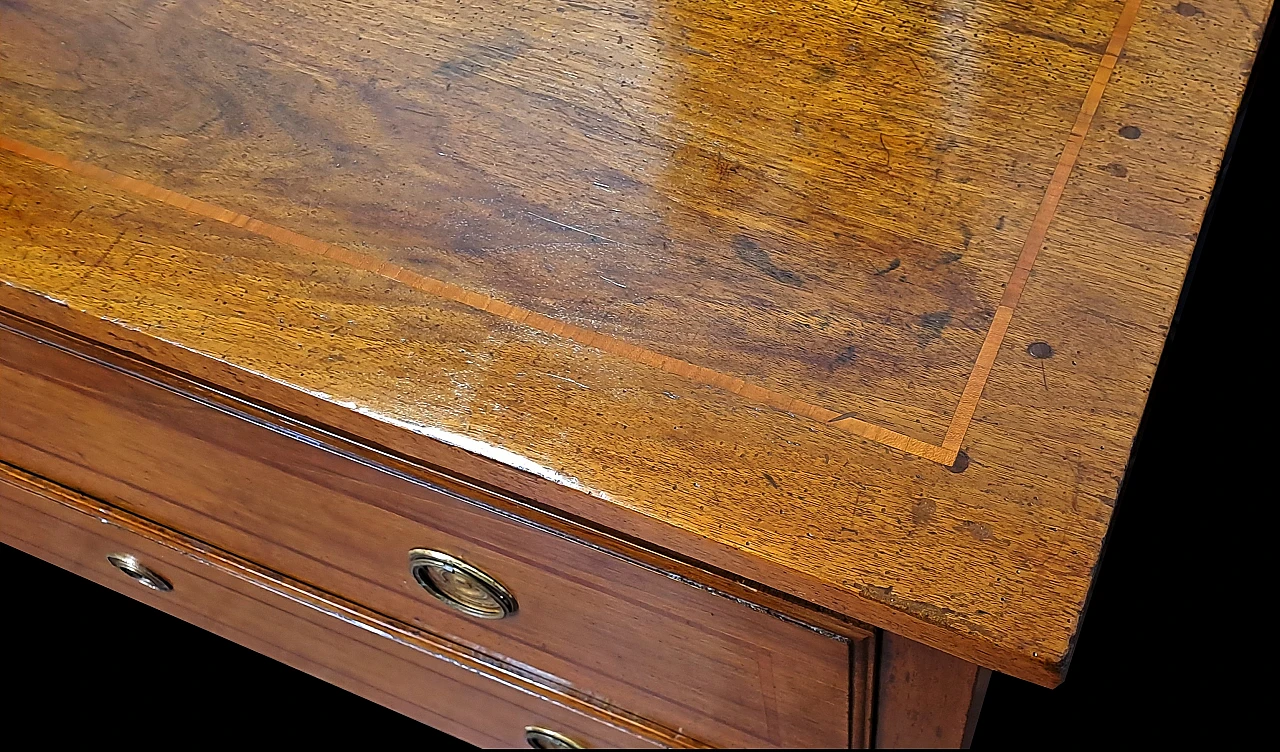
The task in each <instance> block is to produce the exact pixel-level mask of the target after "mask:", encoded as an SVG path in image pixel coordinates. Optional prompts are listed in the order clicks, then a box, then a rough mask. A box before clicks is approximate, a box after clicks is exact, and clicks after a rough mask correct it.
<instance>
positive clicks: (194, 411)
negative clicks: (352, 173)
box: [0, 325, 870, 747]
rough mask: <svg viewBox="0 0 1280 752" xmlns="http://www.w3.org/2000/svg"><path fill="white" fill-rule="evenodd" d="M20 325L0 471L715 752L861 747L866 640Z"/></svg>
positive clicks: (1, 338)
mask: <svg viewBox="0 0 1280 752" xmlns="http://www.w3.org/2000/svg"><path fill="white" fill-rule="evenodd" d="M23 326H25V327H26V329H25V330H24V331H23V332H20V331H19V330H18V329H16V328H15V329H10V328H0V399H2V400H3V402H2V403H0V410H2V411H3V419H2V420H0V459H3V460H6V461H8V462H11V463H13V464H15V465H18V466H21V467H24V468H27V469H29V470H31V471H32V472H34V473H37V474H39V475H42V476H44V477H47V478H51V479H53V480H55V481H57V482H59V483H63V484H66V485H68V486H72V487H74V488H76V489H79V490H81V491H83V492H84V493H86V494H89V495H91V496H94V497H98V498H101V499H104V500H105V501H107V502H108V503H111V504H113V505H116V506H119V507H122V508H124V509H126V510H128V511H131V512H134V513H136V514H138V515H140V516H141V517H144V518H146V519H148V520H152V521H154V522H156V523H158V524H160V525H163V526H165V527H168V528H172V529H174V530H179V531H182V532H183V533H184V534H188V535H190V536H192V537H193V538H196V539H198V540H200V541H203V542H204V543H207V544H209V545H212V546H215V547H217V548H220V549H223V550H226V551H230V552H233V553H234V554H236V555H237V556H241V557H244V558H245V559H247V560H249V561H252V562H254V563H256V564H258V565H261V566H264V567H266V568H268V569H271V570H274V571H278V572H281V573H283V574H285V575H287V576H289V577H293V578H296V579H297V580H299V581H302V582H305V583H308V584H309V585H312V586H315V587H317V588H319V589H321V590H323V591H325V592H328V593H332V594H334V595H335V596H337V597H340V598H343V599H346V600H349V601H351V602H354V603H358V604H361V605H362V606H364V607H367V608H369V609H371V610H372V611H374V612H377V613H381V614H385V615H387V616H389V617H392V618H394V619H397V620H400V621H403V622H404V623H407V624H412V625H415V626H417V627H420V628H423V629H426V630H429V631H430V632H432V633H435V634H438V635H441V636H443V637H445V638H447V639H449V640H451V641H455V642H458V643H461V644H464V645H467V646H469V647H470V648H472V649H475V650H477V651H482V652H484V653H485V654H487V655H490V656H493V657H496V658H499V659H502V660H505V661H508V662H509V663H510V664H512V665H517V666H523V667H526V668H528V669H530V670H534V671H537V672H539V673H540V674H542V675H545V676H548V677H549V678H550V680H553V681H555V682H560V683H562V684H564V685H565V686H568V687H573V688H575V689H576V690H577V691H582V692H585V693H587V694H589V695H590V696H592V697H595V698H597V699H598V700H599V701H601V702H603V703H606V704H609V705H611V706H616V707H624V708H626V709H627V710H628V711H631V712H634V713H636V714H638V715H639V716H642V717H645V718H647V719H649V720H651V721H653V722H654V723H656V724H659V725H661V726H664V727H666V728H671V729H681V730H682V731H684V732H685V733H688V734H690V735H691V736H693V737H695V738H698V739H701V740H703V741H706V742H708V743H711V744H714V745H717V746H719V745H724V746H812V747H845V746H849V745H850V743H851V741H852V742H853V743H854V744H857V745H860V744H861V743H862V742H863V740H864V733H865V732H864V729H865V723H864V722H863V720H864V719H865V710H864V709H865V705H866V697H867V691H866V690H867V688H866V684H865V681H864V679H863V677H865V676H866V675H867V668H868V666H867V662H868V660H869V659H868V657H867V653H868V651H869V643H870V641H869V640H866V639H857V638H856V636H855V637H853V638H851V637H848V636H837V635H834V634H832V633H830V632H824V631H822V630H818V629H813V628H809V627H807V626H804V625H801V624H799V623H796V622H794V621H789V620H784V619H782V618H778V617H777V616H775V615H773V614H770V613H765V612H763V611H762V610H761V609H757V608H754V607H752V606H749V605H747V604H744V603H742V602H740V601H738V600H735V599H731V598H727V597H723V596H721V595H718V594H716V593H714V592H711V591H709V590H707V589H705V588H700V587H696V586H693V585H691V584H689V583H688V582H684V581H681V580H680V579H677V578H675V577H672V576H668V575H667V574H664V573H663V572H660V571H655V570H654V569H653V568H651V567H648V566H644V565H641V564H639V563H637V562H636V561H634V560H633V559H629V558H624V557H621V556H617V555H613V554H612V553H610V552H608V551H606V550H603V549H601V548H600V547H598V546H593V545H585V544H583V543H581V542H579V541H576V540H573V539H570V538H569V537H568V536H566V535H565V534H563V532H560V531H553V530H550V529H548V528H546V527H542V526H539V525H534V524H531V523H528V522H525V521H523V520H522V519H520V518H518V517H516V516H514V515H512V514H511V513H510V510H504V509H500V508H497V507H495V506H493V505H490V504H488V503H487V502H486V499H487V498H488V497H486V496H485V493H482V492H480V491H479V490H475V493H474V494H471V493H466V494H464V493H460V492H458V491H457V489H456V487H455V488H449V487H446V486H443V485H441V484H439V483H436V482H434V481H433V476H432V475H431V473H430V472H429V471H427V470H426V469H422V468H418V469H414V468H409V469H406V466H405V464H404V463H403V462H401V461H399V460H396V461H394V462H393V461H391V458H385V459H386V461H383V459H384V458H380V457H379V456H378V455H376V453H371V452H370V451H363V452H361V451H357V449H360V448H359V447H358V446H357V445H353V444H351V443H349V442H346V441H345V440H343V439H339V438H338V437H336V436H332V435H324V434H318V433H316V432H314V431H312V432H304V431H302V430H301V428H300V427H299V425H300V424H296V423H292V422H291V421H289V420H288V419H286V418H282V417H272V416H269V415H268V416H266V417H264V414H263V413H262V412H261V411H257V412H255V411H253V410H250V409H249V406H244V409H240V408H238V407H237V406H236V404H237V403H235V402H234V401H233V400H230V399H229V398H228V399H221V400H218V401H213V400H211V399H209V398H208V394H207V393H202V392H200V391H199V389H197V388H196V386H195V385H184V384H185V382H183V383H180V384H178V385H176V386H175V382H174V379H172V378H166V380H164V381H163V382H162V381H161V380H157V378H156V377H155V374H156V372H154V371H150V370H147V368H146V367H144V366H143V365H142V364H136V363H132V362H124V363H122V362H121V361H120V360H119V359H118V358H116V359H114V360H111V359H109V360H111V364H110V365H108V364H107V363H106V362H105V361H104V360H95V359H93V358H92V357H90V355H91V350H90V348H91V345H89V344H87V343H80V342H78V341H75V340H71V339H69V338H63V337H61V336H60V335H54V334H52V333H49V332H45V331H44V330H41V329H33V328H32V327H30V326H29V325H23ZM295 429H296V430H295ZM419 471H420V472H419ZM415 549H430V550H434V551H440V552H443V553H446V554H449V555H451V556H453V557H456V558H458V559H461V560H463V561H465V562H467V563H468V564H470V565H473V566H475V567H477V568H479V569H480V570H482V571H483V572H485V573H487V574H488V575H490V576H491V577H492V578H494V579H495V580H496V581H498V582H500V583H501V584H502V585H504V586H505V587H506V588H508V589H509V590H510V591H511V593H512V594H513V596H514V598H515V600H516V602H517V603H518V609H517V610H516V612H515V613H514V614H513V615H511V616H509V617H507V618H503V619H499V620H486V619H477V618H474V617H472V616H468V615H465V614H462V613H459V612H458V611H456V610H454V609H452V608H449V607H448V606H446V605H444V604H442V603H441V602H440V601H438V600H437V599H435V598H433V597H431V596H430V595H429V594H428V593H427V592H426V591H425V590H424V589H423V587H422V586H420V585H419V584H418V583H417V582H416V581H415V580H414V578H413V577H412V576H411V575H410V570H409V552H410V551H411V550H415Z"/></svg>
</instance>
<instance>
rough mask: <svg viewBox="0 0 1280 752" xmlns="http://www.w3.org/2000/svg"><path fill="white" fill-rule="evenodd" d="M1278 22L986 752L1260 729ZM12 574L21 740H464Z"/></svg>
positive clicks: (0, 665)
mask: <svg viewBox="0 0 1280 752" xmlns="http://www.w3.org/2000/svg"><path fill="white" fill-rule="evenodd" d="M1275 25H1276V23H1275V19H1274V18H1273V19H1272V22H1271V24H1270V27H1271V29H1272V31H1269V32H1268V34H1267V41H1266V42H1264V50H1263V52H1262V53H1261V55H1260V57H1259V60H1258V62H1257V64H1256V65H1255V68H1254V75H1253V79H1252V81H1251V83H1250V86H1249V91H1248V93H1247V94H1246V100H1245V107H1244V108H1243V109H1242V115H1241V119H1240V121H1239V123H1238V126H1237V131H1236V135H1235V137H1234V142H1233V146H1232V148H1231V149H1230V150H1229V152H1228V159H1227V161H1226V163H1225V165H1224V168H1223V170H1224V171H1223V176H1222V179H1221V180H1220V181H1219V185H1218V188H1217V190H1216V191H1215V194H1214V197H1213V199H1212V201H1211V203H1210V208H1209V214H1208V217H1207V221H1206V223H1205V226H1204V228H1203V230H1202V233H1201V237H1200V242H1199V245H1198V248H1197V252H1196V256H1195V259H1194V261H1193V264H1192V275H1191V277H1190V281H1189V283H1188V285H1187V287H1186V289H1185V290H1184V291H1183V297H1182V301H1181V304H1180V307H1179V311H1178V315H1177V317H1176V318H1175V324H1174V327H1173V330H1172V333H1171V336H1170V340H1169V344H1168V346H1167V348H1166V350H1165V353H1164V355H1163V357H1162V359H1161V364H1160V370H1159V372H1158V374H1157V376H1156V380H1155V384H1154V385H1153V388H1152V392H1151V397H1150V401H1149V403H1148V410H1147V413H1146V416H1145V418H1144V420H1143V424H1142V429H1141V431H1140V434H1139V442H1138V445H1137V449H1136V451H1135V454H1134V457H1133V460H1132V463H1131V469H1130V472H1129V475H1128V476H1127V478H1126V480H1125V484H1124V487H1123V489H1122V492H1121V495H1120V500H1119V503H1118V504H1117V507H1116V513H1115V517H1114V520H1113V523H1112V529H1111V533H1110V536H1109V539H1108V542H1107V550H1106V554H1105V556H1104V559H1103V563H1102V565H1101V568H1100V570H1099V575H1098V578H1097V583H1096V585H1095V588H1094V593H1093V596H1092V599H1091V602H1090V605H1089V611H1088V614H1087V618H1086V619H1085V620H1084V623H1083V628H1082V630H1081V635H1080V640H1079V643H1078V645H1077V649H1076V652H1075V657H1074V659H1073V662H1072V666H1071V671H1070V674H1069V676H1068V679H1067V681H1066V683H1064V684H1063V685H1062V686H1061V687H1059V688H1058V689H1056V690H1052V691H1050V690H1045V689H1042V688H1039V687H1035V686H1032V685H1030V684H1027V683H1025V682H1022V681H1019V680H1016V679H1011V678H1008V677H1005V676H999V675H997V676H995V677H993V678H992V682H991V687H990V690H989V692H988V694H987V702H986V705H985V708H984V711H983V715H982V720H981V722H980V723H979V725H978V729H977V734H976V736H975V739H974V746H975V747H977V748H983V747H986V748H991V747H1010V746H1027V745H1031V746H1032V747H1036V748H1043V747H1056V746H1070V747H1084V746H1093V745H1096V744H1098V743H1101V742H1109V743H1120V744H1131V743H1140V742H1146V743H1190V742H1196V741H1201V742H1208V741H1216V742H1222V741H1225V740H1226V739H1227V738H1229V737H1230V735H1231V733H1232V732H1233V731H1236V732H1241V731H1242V729H1243V728H1245V727H1247V726H1248V725H1249V722H1250V721H1251V720H1256V719H1250V718H1241V717H1240V716H1239V715H1238V714H1237V711H1236V710H1235V709H1233V708H1230V707H1226V708H1224V707H1223V706H1222V704H1221V700H1222V699H1223V698H1225V697H1227V696H1229V695H1230V694H1231V693H1232V689H1231V687H1232V685H1231V682H1232V681H1233V680H1234V675H1231V676H1229V675H1228V672H1229V670H1230V669H1232V668H1236V667H1238V664H1240V663H1241V661H1243V660H1245V659H1244V658H1243V657H1242V656H1243V655H1244V654H1245V653H1246V651H1247V648H1248V644H1247V643H1244V642H1242V640H1244V639H1245V638H1244V637H1243V636H1242V635H1241V634H1240V633H1238V632H1237V631H1235V630H1234V629H1233V628H1231V627H1230V626H1227V620H1225V619H1224V618H1223V615H1224V614H1225V613H1227V612H1228V611H1231V610H1233V609H1234V610H1235V612H1237V613H1239V612H1244V613H1246V614H1247V613H1249V612H1250V611H1251V610H1252V608H1253V606H1252V604H1251V603H1250V602H1248V601H1246V600H1243V599H1233V598H1231V597H1230V596H1229V595H1228V594H1227V592H1226V590H1225V589H1224V583H1225V582H1229V581H1234V580H1235V579H1237V577H1238V575H1239V571H1238V570H1239V569H1245V568H1248V566H1250V565H1245V564H1244V563H1243V559H1242V557H1241V556H1240V555H1239V552H1237V551H1232V550H1231V544H1232V543H1233V542H1234V541H1236V540H1237V535H1236V532H1237V531H1235V530H1232V528H1233V527H1234V528H1248V527H1250V526H1252V525H1255V524H1259V525H1260V524H1261V523H1260V522H1256V523H1255V518H1254V517H1253V515H1252V511H1251V510H1252V509H1253V508H1254V507H1256V506H1271V504H1270V502H1272V501H1274V500H1275V493H1274V491H1272V490H1271V486H1270V483H1269V482H1265V481H1264V482H1255V484H1254V485H1253V486H1252V487H1251V485H1250V483H1251V482H1252V481H1251V477H1250V476H1251V475H1252V474H1253V471H1254V470H1256V469H1257V468H1259V467H1266V465H1257V464H1254V462H1253V461H1247V460H1249V458H1248V457H1247V452H1246V451H1245V450H1244V449H1242V448H1240V445H1239V444H1238V442H1233V441H1232V440H1230V438H1229V437H1231V436H1232V435H1234V434H1235V433H1236V432H1240V431H1246V430H1249V429H1251V428H1252V429H1258V430H1261V431H1267V432H1268V433H1274V431H1273V430H1270V429H1269V428H1268V426H1269V425H1270V423H1271V420H1272V416H1271V412H1272V411H1271V409H1270V397H1268V396H1267V395H1266V394H1265V393H1264V392H1262V391H1261V390H1260V389H1257V388H1255V387H1253V386H1251V385H1250V384H1249V382H1250V378H1251V377H1252V378H1255V379H1256V377H1257V373H1256V372H1257V371H1258V369H1259V368H1260V366H1259V365H1258V364H1259V362H1261V361H1263V360H1266V359H1267V357H1268V354H1269V352H1270V350H1273V349H1275V335H1274V333H1273V329H1274V324H1273V319H1274V316H1272V315H1270V314H1267V315H1259V314H1257V313H1255V312H1250V311H1248V310H1246V306H1247V305H1248V304H1249V303H1255V304H1256V303H1258V302H1262V303H1263V306H1264V307H1271V308H1273V307H1274V303H1270V302H1268V301H1265V300H1264V301H1258V300H1256V299H1253V298H1254V295H1256V293H1253V292H1250V293H1248V294H1246V292H1245V290H1244V288H1245V287H1247V284H1245V283H1247V282H1249V281H1250V279H1249V278H1250V277H1261V276H1262V275H1263V274H1269V273H1270V270H1269V269H1267V270H1264V269H1263V263H1264V262H1265V261H1269V260H1270V257H1271V256H1274V255H1275V252H1276V250H1277V249H1278V248H1280V244H1278V243H1277V241H1276V240H1275V221H1276V215H1277V213H1278V212H1280V191H1278V190H1277V188H1276V181H1275V176H1276V160H1275V159H1274V154H1273V149H1272V146H1271V143H1270V142H1273V141H1275V140H1276V138H1277V137H1280V124H1278V122H1277V118H1276V116H1275V114H1274V111H1275V110H1276V109H1280V108H1277V107H1276V103H1277V101H1280V100H1277V88H1276V79H1277V74H1276V67H1277V61H1276V54H1275V49H1274V48H1275V46H1276V45H1275V43H1274V42H1272V41H1271V40H1272V39H1273V38H1274V36H1275V34H1274V27H1275ZM1252 281H1254V282H1257V281H1258V280H1257V279H1254V280H1252ZM1272 295H1274V293H1273V294H1272ZM1259 457H1261V455H1259ZM1272 464H1274V463H1272ZM1241 468H1245V469H1246V471H1245V472H1244V473H1241V472H1240V470H1241ZM1265 474H1270V471H1267V472H1266V473H1264V475H1265ZM1240 475H1243V476H1244V477H1243V478H1240V477H1238V476H1240ZM1227 478H1236V480H1237V481H1241V480H1243V484H1242V485H1239V486H1238V487H1237V486H1233V485H1232V484H1231V483H1230V482H1229V481H1228V480H1227ZM1224 521H1225V524H1224ZM1224 543H1225V544H1227V547H1226V550H1222V548H1223V544H1224ZM1238 545H1239V546H1240V547H1245V546H1246V544H1244V543H1243V542H1240V543H1239V544H1238ZM1215 546H1216V547H1217V548H1216V549H1215ZM0 576H2V579H0V586H2V588H3V590H2V592H0V604H3V605H0V680H3V685H2V686H4V688H5V690H6V691H5V692H4V694H3V696H0V722H3V723H4V729H5V731H4V733H5V739H6V740H9V739H10V738H11V735H13V734H16V733H18V732H19V731H24V732H25V731H32V732H35V733H37V734H39V735H40V736H41V737H43V738H45V739H46V740H53V739H55V738H62V737H64V736H66V735H68V734H81V733H89V734H91V735H92V736H93V737H94V739H95V740H97V741H99V742H103V743H108V742H112V741H117V742H118V741H124V740H126V739H134V740H137V739H140V738H144V737H146V736H150V735H151V734H155V735H157V737H158V736H161V735H169V734H174V735H176V737H171V738H170V739H169V741H171V742H173V743H179V744H185V743H194V742H199V741H206V742H207V741H215V740H218V739H224V740H241V741H247V740H250V739H253V740H260V739H263V738H272V737H275V738H278V739H282V740H285V741H287V742H289V743H326V742H328V743H333V742H336V741H338V740H340V739H346V738H350V737H359V738H360V739H361V741H362V743H372V744H378V743H397V744H403V743H411V744H415V745H421V744H426V745H429V746H432V747H436V746H439V745H441V744H449V743H455V742H451V740H449V739H448V738H447V737H444V736H443V735H440V734H438V733H437V732H434V731H433V730H431V729H429V728H426V727H424V726H421V725H419V724H417V723H415V722H413V721H410V720H409V719H407V718H404V717H403V716H400V715H398V714H396V713H394V712H392V711H389V710H386V709H383V708H381V707H379V706H377V705H375V704H373V703H370V702H367V701H365V700H362V699H360V698H358V697H355V696H353V695H350V694H347V693H346V692H344V691H342V690H340V689H337V688H335V687H332V686H330V685H328V684H325V683H324V682H322V681H319V680H317V679H313V678H311V677H309V676H307V675H305V674H303V673H301V672H298V671H295V670H293V669H290V668H288V667H286V666H283V665H281V664H278V663H275V662H274V661H271V660H269V659H267V658H264V657H262V656H259V655H257V654H255V653H253V652H251V651H249V650H246V649H244V648H241V647H239V646H237V645H234V644H232V643H230V642H227V641H225V640H223V639H221V638H219V637H215V636H213V635H211V634H208V633H206V632H203V631H201V630H199V629H197V628H195V627H191V626H189V625H187V624H184V623H183V622H181V621H178V620H177V619H174V618H171V617H169V616H167V615H165V614H162V613H160V612H157V611H153V610H151V609H149V608H147V607H145V606H142V605H139V604H138V603H136V602H134V601H132V600H130V599H128V598H126V597H124V596H122V595H119V594H116V593H114V592H111V591H108V590H106V589H104V588H101V587H99V586H97V585H94V584H92V583H90V582H88V581H86V580H81V579H79V578H78V577H75V576H73V575H70V574H68V573H66V572H63V571H62V570H60V569H58V568H56V567H54V566H52V565H49V564H46V563H44V562H41V561H39V560H36V559H34V558H32V557H29V556H26V555H25V554H22V553H20V552H18V551H15V550H13V549H10V548H8V547H5V546H3V545H0ZM1263 602H1264V603H1265V599H1264V600H1263ZM152 738H156V737H152Z"/></svg>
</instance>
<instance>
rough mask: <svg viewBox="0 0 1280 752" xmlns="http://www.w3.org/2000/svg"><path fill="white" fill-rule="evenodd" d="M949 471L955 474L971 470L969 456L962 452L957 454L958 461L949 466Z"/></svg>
mask: <svg viewBox="0 0 1280 752" xmlns="http://www.w3.org/2000/svg"><path fill="white" fill-rule="evenodd" d="M947 469H948V470H950V471H951V472H953V473H963V472H964V471H965V470H968V469H969V455H968V454H966V453H965V452H964V450H960V451H959V452H957V453H956V461H955V462H952V463H951V464H950V465H947Z"/></svg>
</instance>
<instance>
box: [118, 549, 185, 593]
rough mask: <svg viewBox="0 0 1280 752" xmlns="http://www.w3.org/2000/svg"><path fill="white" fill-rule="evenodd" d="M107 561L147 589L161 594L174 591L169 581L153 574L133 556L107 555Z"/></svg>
mask: <svg viewBox="0 0 1280 752" xmlns="http://www.w3.org/2000/svg"><path fill="white" fill-rule="evenodd" d="M107 561H109V562H111V566H113V567H115V568H116V569H119V570H120V571H121V572H124V573H125V574H127V575H129V576H130V577H132V578H133V579H134V580H135V581H136V582H138V583H139V584H141V585H144V586H145V587H149V588H151V589H152V590H158V591H160V592H161V593H167V592H169V591H170V590H173V585H170V584H169V581H168V580H166V579H165V578H163V577H161V576H160V575H158V574H156V573H155V572H152V571H151V570H150V569H148V568H147V567H146V566H145V565H143V563H142V562H140V561H138V557H136V556H134V555H133V554H107Z"/></svg>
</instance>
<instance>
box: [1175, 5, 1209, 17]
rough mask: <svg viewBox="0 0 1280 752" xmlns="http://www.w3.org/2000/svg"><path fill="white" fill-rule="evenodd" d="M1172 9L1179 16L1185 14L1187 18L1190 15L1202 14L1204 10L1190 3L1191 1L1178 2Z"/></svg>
mask: <svg viewBox="0 0 1280 752" xmlns="http://www.w3.org/2000/svg"><path fill="white" fill-rule="evenodd" d="M1173 10H1174V12H1176V13H1177V14H1178V15H1179V16H1186V17H1187V18H1190V17H1191V16H1203V15H1204V11H1202V10H1200V9H1199V8H1197V7H1196V6H1194V5H1192V4H1191V3H1178V4H1177V5H1175V6H1173Z"/></svg>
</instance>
